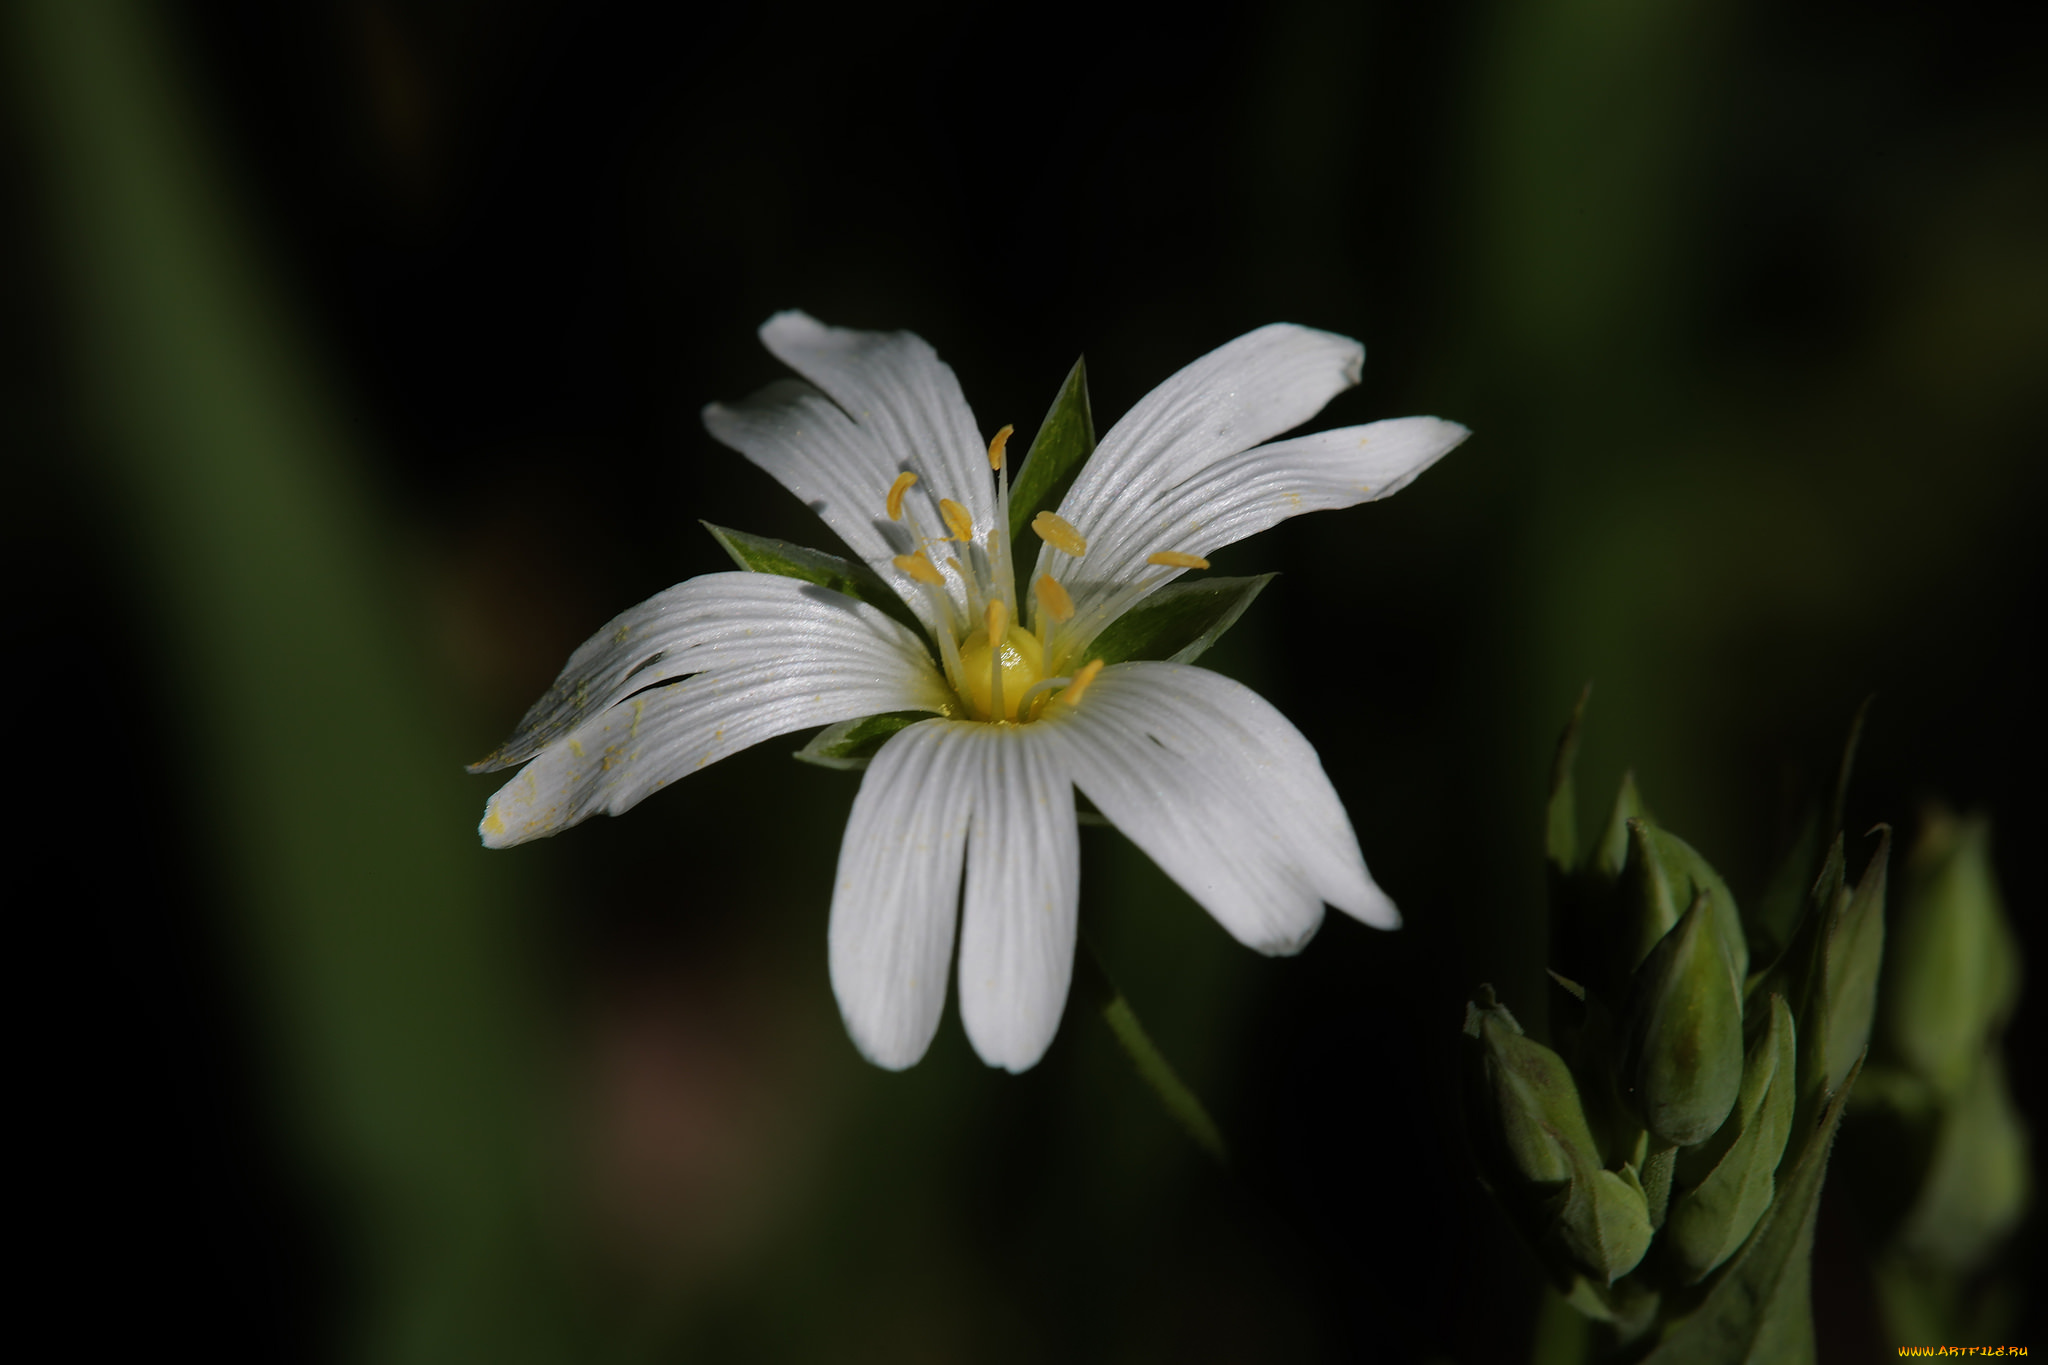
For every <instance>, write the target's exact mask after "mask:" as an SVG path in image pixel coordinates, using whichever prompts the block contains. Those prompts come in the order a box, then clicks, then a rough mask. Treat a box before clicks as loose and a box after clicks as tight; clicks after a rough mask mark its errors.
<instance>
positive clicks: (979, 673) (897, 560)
mask: <svg viewBox="0 0 2048 1365" xmlns="http://www.w3.org/2000/svg"><path fill="white" fill-rule="evenodd" d="M1009 440H1010V428H1009V427H1004V428H1003V429H1002V430H1001V431H999V432H997V433H996V435H995V439H994V440H992V441H990V442H989V447H988V467H989V469H990V471H991V472H993V473H994V474H995V476H996V480H997V506H996V509H995V516H994V518H993V524H992V525H990V526H989V527H987V529H986V531H985V533H984V534H983V535H981V536H980V537H979V538H977V536H976V534H975V531H976V527H975V525H974V514H973V513H971V512H969V511H968V510H967V508H966V507H965V506H963V505H962V504H960V503H957V502H955V501H953V499H951V498H943V497H939V496H937V494H936V493H932V492H930V490H928V489H924V490H919V498H920V499H928V500H927V501H925V502H924V507H925V516H924V517H920V516H919V515H918V512H917V508H916V505H915V504H914V503H913V501H912V500H911V499H910V497H909V495H910V493H911V491H912V490H913V489H916V488H917V487H918V477H917V475H916V474H915V473H914V472H912V471H910V470H907V469H906V470H904V471H902V472H901V473H899V474H897V476H896V478H895V481H894V482H893V483H891V484H890V485H889V491H888V494H887V496H886V498H885V499H884V500H883V510H884V511H885V512H886V513H887V514H888V517H889V520H890V521H893V522H906V521H907V522H908V527H907V529H908V531H909V533H910V534H909V537H908V538H909V539H910V541H911V545H910V546H909V548H908V552H907V553H905V554H899V555H896V556H894V557H893V558H892V561H891V562H892V564H893V566H894V568H895V569H896V571H897V572H898V573H901V574H902V575H903V576H904V577H906V578H908V579H909V580H910V581H911V582H913V583H915V584H916V585H917V590H918V592H920V593H921V594H923V596H924V600H925V601H926V603H928V604H929V606H930V609H931V610H930V619H931V620H932V624H933V642H934V643H935V644H937V645H938V647H939V653H940V656H941V659H940V662H941V664H942V665H943V667H944V669H945V673H946V681H947V682H948V683H950V684H951V685H952V688H953V691H954V694H955V695H956V696H957V697H958V698H959V699H960V707H961V710H963V711H965V712H966V713H967V714H968V715H969V716H971V717H972V718H973V719H975V720H978V721H985V722H989V723H992V724H997V725H1006V724H1016V723H1021V722H1026V721H1033V720H1037V719H1038V718H1039V717H1040V716H1042V715H1043V714H1044V713H1045V708H1046V706H1047V705H1048V704H1049V703H1051V702H1052V701H1053V700H1054V699H1055V698H1056V697H1057V698H1058V699H1059V700H1060V702H1061V703H1063V704H1064V705H1066V706H1074V705H1078V704H1079V702H1080V700H1081V696H1082V694H1083V693H1084V692H1086V691H1087V690H1088V685H1089V684H1090V683H1092V682H1093V681H1094V680H1095V675H1096V674H1098V673H1100V672H1101V671H1102V661H1101V660H1100V659H1093V660H1088V661H1087V662H1085V663H1084V662H1082V661H1083V660H1084V659H1086V658H1087V655H1086V653H1085V651H1086V649H1087V647H1088V644H1089V642H1090V641H1091V640H1092V639H1093V638H1094V636H1095V634H1096V632H1098V631H1099V630H1101V628H1102V627H1103V626H1104V625H1105V624H1107V623H1108V622H1109V621H1112V620H1115V619H1116V617H1117V616H1118V615H1120V614H1121V613H1122V612H1123V611H1124V610H1125V609H1127V608H1128V607H1129V606H1130V605H1131V604H1133V603H1135V602H1136V601H1137V600H1138V599H1139V598H1141V597H1142V596H1143V595H1144V594H1145V593H1146V592H1147V591H1149V590H1150V589H1152V588H1153V587H1156V586H1157V585H1158V583H1159V582H1160V580H1161V578H1162V577H1163V576H1162V575H1153V576H1151V577H1148V578H1144V579H1136V580H1133V581H1132V582H1130V583H1127V584H1124V585H1123V587H1122V588H1121V590H1120V591H1118V592H1116V593H1114V594H1112V595H1111V596H1109V597H1108V598H1106V599H1102V600H1099V601H1098V602H1097V603H1096V604H1095V606H1094V607H1093V609H1092V610H1091V611H1089V612H1088V613H1085V614H1083V615H1081V616H1080V617H1079V618H1078V619H1077V613H1076V603H1075V601H1074V598H1073V594H1072V593H1070V592H1069V591H1068V590H1067V588H1066V587H1065V586H1064V585H1063V584H1061V582H1060V581H1059V579H1058V578H1056V577H1054V576H1053V574H1052V573H1042V574H1040V575H1039V576H1038V578H1037V580H1036V581H1035V582H1034V583H1033V584H1032V585H1031V590H1030V591H1029V592H1028V593H1025V594H1023V601H1021V602H1018V603H1017V604H1016V605H1015V606H1014V607H1013V605H1012V598H1013V597H1015V596H1017V589H1016V583H1015V579H1014V576H1013V574H1012V570H1011V559H1010V546H1009V545H1008V544H1007V543H1006V536H1005V532H1006V530H1007V528H1008V526H1009V524H1010V470H1009V461H1008V459H1007V456H1006V448H1007V447H1008V445H1009ZM933 511H936V512H937V513H938V522H939V524H940V525H943V526H944V527H945V530H946V534H944V535H940V536H934V535H931V534H929V533H927V532H926V530H925V527H926V525H927V524H928V521H927V518H928V517H929V516H930V514H931V513H932V512H933ZM1031 529H1032V530H1033V531H1034V532H1036V533H1037V535H1038V538H1039V539H1040V540H1042V541H1044V542H1045V543H1046V544H1047V545H1049V546H1051V547H1052V548H1053V549H1054V550H1056V551H1058V552H1059V553H1060V554H1061V555H1063V556H1065V557H1067V558H1068V559H1070V560H1079V559H1082V558H1084V557H1085V556H1086V555H1087V553H1088V540H1087V538H1086V537H1085V536H1083V535H1082V534H1081V532H1080V531H1078V530H1076V529H1075V528H1074V526H1073V525H1072V523H1070V522H1068V521H1066V520H1065V519H1064V518H1062V517H1061V516H1060V515H1059V514H1058V513H1056V512H1040V513H1039V514H1038V515H1037V516H1035V517H1033V518H1032V521H1031ZM956 547H958V548H956ZM1145 562H1146V563H1147V564H1149V565H1151V566H1152V567H1154V568H1160V569H1169V570H1181V569H1206V568H1208V567H1209V561H1208V560H1206V559H1203V558H1202V557H1201V556H1199V555H1194V554H1188V553H1186V552H1184V551H1180V550H1159V551H1155V552H1154V553H1153V554H1151V555H1149V556H1147V557H1146V561H1145ZM948 571H950V572H951V574H952V578H956V579H958V580H959V583H960V586H961V589H962V591H961V592H960V593H959V594H958V595H956V594H955V592H954V591H953V590H952V588H951V582H952V579H949V578H948ZM1167 576H1170V575H1167ZM962 596H964V597H965V599H966V600H965V602H962V601H961V600H960V598H961V597H962ZM963 608H964V610H963ZM1026 610H1028V611H1029V615H1030V623H1029V626H1028V628H1027V626H1026V624H1025V623H1024V622H1023V621H1021V620H1019V619H1018V618H1019V614H1020V612H1023V611H1026ZM1054 673H1057V674H1059V676H1057V677H1054V676H1051V674H1054Z"/></svg>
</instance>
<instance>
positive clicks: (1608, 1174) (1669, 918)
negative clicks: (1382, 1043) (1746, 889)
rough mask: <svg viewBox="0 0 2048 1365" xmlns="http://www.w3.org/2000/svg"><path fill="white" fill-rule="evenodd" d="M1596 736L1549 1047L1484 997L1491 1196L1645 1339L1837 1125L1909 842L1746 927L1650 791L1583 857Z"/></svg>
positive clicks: (1835, 873)
mask: <svg viewBox="0 0 2048 1365" xmlns="http://www.w3.org/2000/svg"><path fill="white" fill-rule="evenodd" d="M1577 724H1578V720H1577V717H1576V716H1575V717H1574V719H1573V725H1572V728H1571V729H1569V730H1567V732H1566V735H1565V739H1564V743H1563V745H1562V746H1561V749H1560V753H1559V760H1558V769H1557V774H1556V776H1555V779H1554V781H1553V786H1552V795H1551V808H1550V835H1549V840H1548V844H1549V855H1550V864H1551V888H1552V897H1551V902H1552V904H1551V921H1552V944H1551V972H1550V975H1551V978H1552V980H1553V981H1554V983H1555V988H1554V990H1553V991H1552V999H1551V1001H1550V1006H1551V1008H1550V1011H1549V1014H1550V1024H1551V1029H1550V1032H1551V1038H1550V1042H1549V1043H1548V1044H1546V1043H1545V1042H1541V1041H1538V1039H1537V1038H1535V1037H1532V1036H1531V1035H1530V1033H1529V1032H1527V1031H1525V1030H1524V1029H1523V1027H1522V1026H1521V1024H1520V1023H1519V1022H1518V1021H1517V1019H1516V1018H1515V1016H1514V1015H1513V1013H1511V1012H1510V1010H1509V1008H1508V1005H1507V1004H1504V1003H1502V1002H1501V1001H1499V1000H1497V999H1495V998H1494V994H1493V992H1492V990H1491V989H1490V988H1486V987H1482V988H1481V990H1480V993H1479V994H1480V998H1479V999H1478V1000H1477V1001H1474V1002H1473V1003H1471V1004H1470V1005H1469V1006H1468V1007H1467V1011H1466V1020H1465V1033H1466V1035H1467V1036H1468V1037H1469V1038H1470V1039H1471V1043H1470V1045H1469V1047H1468V1054H1469V1056H1468V1067H1467V1088H1468V1108H1469V1109H1470V1111H1471V1119H1472V1126H1473V1135H1474V1144H1475V1150H1476V1152H1477V1154H1478V1157H1479V1160H1480V1163H1481V1166H1482V1174H1483V1176H1484V1178H1485V1180H1486V1182H1487V1184H1488V1186H1489V1188H1491V1189H1492V1190H1493V1192H1494V1194H1495V1195H1496V1197H1497V1198H1498V1199H1499V1200H1500V1202H1501V1203H1502V1205H1503V1206H1504V1207H1505V1208H1506V1210H1507V1211H1508V1213H1509V1215H1510V1216H1511V1217H1512V1218H1513V1220H1514V1221H1515V1223H1516V1224H1517V1226H1518V1227H1519V1228H1520V1229H1521V1230H1522V1232H1523V1233H1524V1235H1525V1236H1526V1237H1527V1239H1528V1240H1529V1241H1530V1243H1531V1244H1532V1245H1533V1246H1534V1247H1535V1249H1536V1251H1537V1253H1538V1255H1539V1256H1540V1257H1541V1258H1542V1259H1543V1261H1544V1262H1545V1264H1546V1266H1547V1267H1548V1268H1549V1270H1550V1271H1551V1273H1552V1275H1553V1277H1554V1279H1555V1282H1556V1283H1557V1285H1558V1287H1559V1289H1560V1290H1561V1291H1563V1292H1564V1293H1565V1294H1566V1295H1567V1297H1568V1298H1569V1300H1570V1302H1571V1303H1572V1304H1573V1305H1574V1306H1575V1307H1577V1308H1578V1309H1579V1310H1580V1311H1581V1312H1584V1313H1586V1314H1587V1315H1588V1316H1591V1317H1595V1318H1599V1319H1602V1320H1604V1321H1606V1322H1609V1323H1611V1324H1613V1325H1614V1329H1615V1331H1616V1332H1617V1333H1618V1334H1619V1335H1620V1336H1621V1337H1622V1338H1623V1339H1633V1338H1636V1337H1640V1336H1642V1335H1643V1334H1644V1333H1647V1332H1649V1331H1650V1329H1651V1328H1652V1327H1653V1326H1655V1325H1657V1324H1659V1323H1667V1324H1668V1323H1669V1322H1670V1321H1671V1320H1672V1319H1673V1318H1674V1317H1675V1316H1677V1315H1681V1314H1683V1313H1685V1312H1687V1311H1690V1310H1692V1309H1694V1308H1696V1307H1697V1306H1698V1305H1699V1304H1700V1303H1701V1302H1702V1301H1703V1300H1704V1299H1705V1296H1706V1295H1707V1293H1708V1292H1709V1291H1710V1289H1711V1288H1712V1286H1713V1284H1714V1283H1715V1282H1716V1280H1717V1279H1718V1278H1719V1277H1720V1276H1722V1275H1724V1274H1726V1273H1727V1270H1728V1268H1729V1267H1731V1266H1732V1264H1733V1263H1734V1262H1735V1261H1737V1260H1738V1259H1739V1257H1740V1256H1741V1254H1742V1253H1743V1251H1744V1248H1745V1244H1746V1243H1748V1242H1749V1241H1750V1240H1751V1238H1752V1236H1753V1235H1755V1234H1757V1232H1758V1230H1759V1228H1760V1227H1761V1226H1762V1225H1764V1224H1765V1223H1766V1221H1767V1220H1768V1219H1769V1218H1770V1217H1771V1216H1772V1214H1773V1211H1774V1207H1775V1205H1776V1203H1777V1201H1778V1193H1779V1189H1780V1186H1781V1184H1782V1182H1783V1178H1784V1177H1783V1173H1784V1172H1788V1171H1790V1170H1791V1169H1792V1168H1793V1164H1794V1163H1795V1162H1797V1161H1799V1160H1800V1158H1802V1157H1803V1156H1804V1155H1805V1154H1806V1148H1807V1146H1808V1145H1809V1141H1810V1138H1809V1137H1808V1136H1807V1135H1810V1134H1811V1133H1812V1132H1813V1130H1814V1128H1815V1126H1816V1120H1817V1118H1818V1116H1819V1115H1820V1114H1821V1113H1822V1111H1823V1109H1824V1108H1825V1109H1826V1110H1827V1112H1828V1113H1829V1115H1830V1116H1832V1115H1833V1114H1834V1113H1836V1112H1838V1107H1837V1106H1834V1105H1832V1104H1831V1103H1830V1101H1831V1098H1832V1097H1833V1096H1834V1095H1835V1094H1837V1093H1838V1092H1840V1091H1841V1090H1843V1089H1844V1087H1845V1085H1846V1083H1847V1082H1848V1080H1849V1079H1850V1077H1851V1074H1852V1071H1853V1070H1854V1068H1855V1067H1856V1066H1857V1064H1858V1061H1859V1059H1860V1057H1861V1055H1862V1053H1863V1050H1864V1047H1865V1044H1866V1042H1867V1041H1868V1039H1869V1036H1870V1031H1871V1025H1872V1016H1873V1012H1874V1006H1875V998H1876V997H1875V993H1876V986H1877V979H1878V972H1879V968H1880V963H1881V959H1882V956H1883V941H1884V908H1883V907H1884V881H1885V863H1886V850H1887V847H1888V836H1887V839H1885V840H1881V841H1880V842H1879V845H1878V847H1877V850H1876V852H1875V854H1874V856H1873V857H1872V858H1871V859H1870V862H1869V865H1868V867H1867V869H1866V870H1865V872H1864V874H1863V876H1862V878H1861V880H1860V882H1859V883H1858V884H1856V885H1854V886H1853V887H1852V886H1850V885H1848V884H1847V882H1846V878H1845V876H1844V873H1843V863H1842V853H1841V841H1840V840H1839V839H1837V840H1836V841H1835V843H1834V847H1833V849H1832V850H1831V851H1830V852H1829V854H1828V855H1827V856H1826V858H1825V859H1812V855H1811V854H1809V855H1808V856H1809V858H1810V859H1811V860H1812V861H1818V862H1819V863H1820V867H1819V870H1818V878H1817V880H1815V879H1813V878H1811V877H1809V876H1806V875H1804V874H1803V873H1802V874H1800V875H1799V876H1798V877H1797V880H1799V881H1805V882H1806V883H1807V886H1806V887H1805V888H1804V889H1805V891H1806V894H1805V895H1803V896H1801V897H1799V898H1798V901H1797V902H1796V903H1795V905H1794V909H1793V913H1792V914H1790V915H1785V916H1780V917H1779V922H1778V923H1772V922H1770V921H1767V920H1765V919H1763V918H1762V917H1752V918H1750V919H1748V920H1746V919H1745V917H1744V914H1743V911H1742V908H1741V907H1740V906H1738V904H1737V903H1736V900H1735V897H1734V895H1733V894H1732V893H1731V892H1730V891H1729V889H1728V885H1727V883H1726V882H1725V881H1724V880H1723V879H1722V877H1721V876H1720V874H1719V873H1718V872H1716V871H1715V870H1714V868H1713V867H1712V866H1711V865H1709V864H1708V862H1707V860H1706V859H1705V858H1703V857H1702V856H1701V855H1700V854H1699V853H1698V852H1697V851H1696V850H1695V849H1694V848H1693V847H1692V846H1691V845H1690V844H1688V843H1686V842H1685V841H1684V840H1683V839H1681V838H1679V837H1678V836H1677V835H1675V834H1673V833H1672V832H1671V831H1669V830H1667V829H1664V828H1662V827H1661V826H1660V825H1658V824H1657V822H1656V821H1655V820H1654V819H1653V818H1652V817H1651V815H1650V814H1649V812H1648V810H1647V809H1646V808H1645V807H1644V805H1643V802H1642V800H1641V798H1640V796H1639V795H1638V793H1637V791H1636V788H1635V784H1634V782H1633V780H1624V782H1623V783H1622V787H1621V791H1620V794H1619V796H1618V797H1617V799H1616V801H1615V804H1614V807H1613V810H1612V814H1611V815H1610V816H1609V818H1608V819H1607V821H1606V823H1605V825H1604V827H1603V828H1602V830H1601V832H1600V834H1599V837H1598V838H1597V839H1596V840H1594V841H1593V843H1592V846H1591V848H1590V849H1589V850H1587V851H1584V852H1581V850H1580V846H1579V839H1578V835H1577V828H1576V812H1575V810H1574V793H1573V783H1572V777H1571V767H1572V750H1573V748H1574V746H1575V742H1576V729H1577ZM1831 1121H1832V1119H1831V1117H1830V1123H1831ZM1830 1131H1831V1128H1830ZM1795 1134H1799V1135H1801V1136H1800V1138H1799V1139H1796V1140H1795ZM1817 1159H1818V1160H1823V1161H1824V1160H1825V1148H1824V1145H1823V1147H1822V1148H1821V1150H1820V1152H1819V1154H1818V1156H1817ZM1816 1175H1817V1173H1816ZM1808 1184H1810V1185H1811V1189H1812V1191H1813V1193H1814V1194H1815V1195H1817V1192H1818V1189H1819V1183H1818V1179H1817V1178H1815V1179H1813V1180H1812V1181H1810V1182H1802V1184H1801V1189H1802V1199H1805V1198H1806V1196H1805V1194H1804V1193H1803V1192H1804V1191H1805V1190H1806V1188H1807V1186H1808ZM1810 1212H1811V1210H1810V1208H1809V1207H1802V1208H1800V1209H1799V1210H1797V1211H1796V1213H1795V1215H1794V1216H1796V1217H1798V1218H1800V1219H1804V1218H1806V1217H1808V1216H1809V1215H1810Z"/></svg>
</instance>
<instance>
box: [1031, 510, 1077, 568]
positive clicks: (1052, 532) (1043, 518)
mask: <svg viewBox="0 0 2048 1365" xmlns="http://www.w3.org/2000/svg"><path fill="white" fill-rule="evenodd" d="M1031 529H1032V530H1034V531H1036V532H1038V538H1039V539H1040V540H1042V541H1044V542H1045V543H1046V544H1048V545H1050V546H1052V547H1053V549H1055V550H1064V551H1065V552H1066V553H1068V554H1070V555H1072V556H1073V557H1074V558H1076V559H1079V558H1080V557H1081V556H1082V555H1085V554H1087V553H1088V542H1087V541H1086V540H1083V539H1082V538H1081V533H1080V532H1079V531H1076V530H1075V529H1074V528H1073V527H1072V526H1071V525H1069V524H1068V523H1067V521H1066V520H1065V519H1064V518H1063V517H1060V516H1058V515H1056V514H1054V513H1052V512H1040V513H1039V514H1038V515H1037V516H1035V517H1033V518H1032V519H1031Z"/></svg>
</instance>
